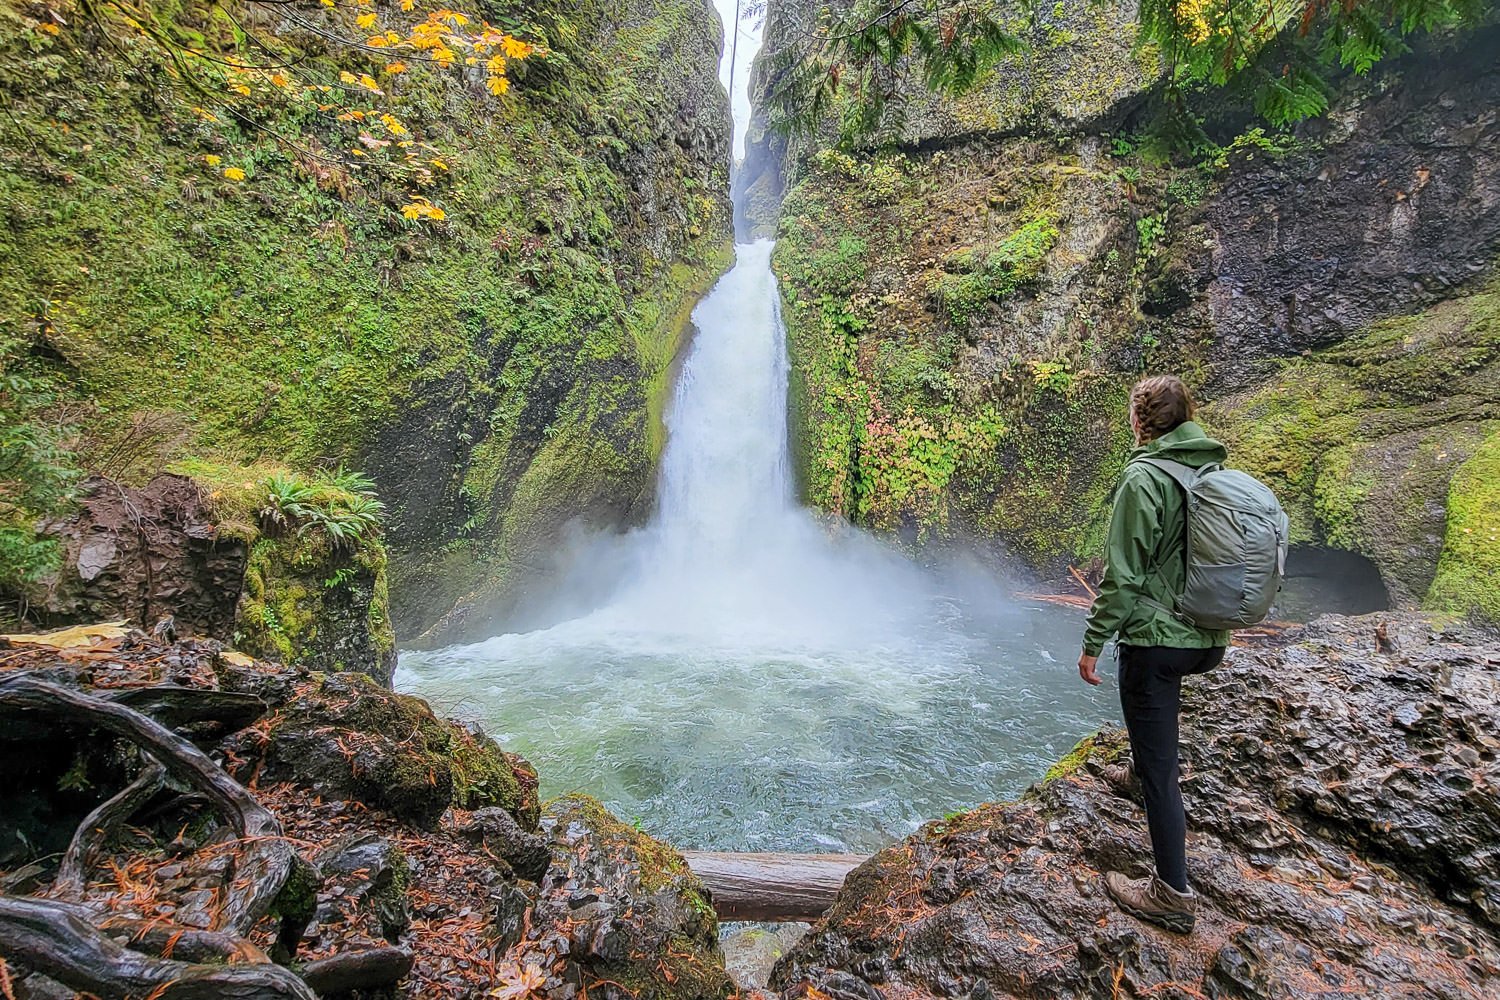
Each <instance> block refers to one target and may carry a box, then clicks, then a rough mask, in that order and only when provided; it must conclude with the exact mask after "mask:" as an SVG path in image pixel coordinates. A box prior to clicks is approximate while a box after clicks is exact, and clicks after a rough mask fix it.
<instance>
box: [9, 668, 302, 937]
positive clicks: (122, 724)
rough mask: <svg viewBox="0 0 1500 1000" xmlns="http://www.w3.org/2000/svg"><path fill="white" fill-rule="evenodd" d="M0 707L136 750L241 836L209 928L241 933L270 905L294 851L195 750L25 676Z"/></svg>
mask: <svg viewBox="0 0 1500 1000" xmlns="http://www.w3.org/2000/svg"><path fill="white" fill-rule="evenodd" d="M0 708H3V709H11V710H26V711H34V712H43V713H47V714H50V715H63V716H66V717H67V718H69V719H70V720H73V721H78V722H85V723H87V724H89V725H92V726H96V727H98V728H99V729H102V730H105V731H106V732H109V733H112V734H114V735H116V736H119V737H122V738H124V739H127V740H130V741H132V742H134V743H136V744H137V745H139V746H140V747H141V749H142V750H144V751H145V752H146V753H148V754H149V755H150V756H152V757H154V758H155V759H156V760H157V761H159V762H160V763H161V765H162V766H163V767H164V768H165V769H166V770H167V771H169V772H170V773H171V774H172V776H173V777H175V778H177V779H178V780H179V781H181V782H182V783H184V784H186V785H188V786H189V787H191V788H194V789H196V790H198V791H201V792H202V793H203V794H204V795H206V796H207V797H208V798H209V799H210V800H211V801H212V802H213V803H214V805H215V806H216V807H217V808H218V809H219V810H220V811H221V812H222V813H223V814H224V815H225V816H226V817H227V818H228V819H229V820H230V822H231V823H232V824H233V826H234V828H235V832H236V833H238V834H239V835H240V837H241V838H242V841H243V845H242V847H243V849H242V851H241V852H240V854H239V859H238V862H239V863H238V864H237V866H236V871H235V873H234V879H233V884H232V890H233V891H231V892H230V893H229V894H228V900H227V902H226V903H225V905H224V909H223V910H222V912H221V913H220V914H219V919H218V921H217V926H216V928H215V929H220V928H229V929H231V930H233V931H234V932H235V933H237V934H241V935H243V934H245V933H247V932H248V931H249V930H250V928H252V927H254V926H255V923H256V921H258V920H259V919H260V918H261V917H262V916H264V915H265V914H266V912H267V911H268V910H269V909H270V908H271V904H272V903H273V902H274V901H275V899H276V897H277V895H278V894H279V893H280V892H281V889H282V886H283V885H285V884H286V880H287V876H288V875H289V874H290V872H291V870H292V866H293V859H294V857H295V854H294V852H293V850H292V848H291V845H290V844H288V843H287V842H286V839H285V838H284V837H283V836H282V831H281V824H280V822H278V821H277V819H276V817H275V816H274V815H273V814H272V813H271V811H270V810H269V809H267V808H266V807H265V806H263V805H261V804H260V803H259V802H258V801H257V800H256V798H255V796H253V795H251V794H250V792H249V791H247V790H246V789H245V787H244V786H243V785H241V784H240V783H239V782H237V781H235V780H234V779H233V778H231V777H230V776H229V775H228V774H226V773H225V772H224V770H223V769H222V768H220V767H219V766H218V765H217V764H215V763H214V762H213V760H211V759H210V758H209V757H208V755H207V754H205V753H203V751H201V750H199V749H198V748H197V747H195V746H194V745H193V744H192V743H190V742H189V741H187V740H185V739H183V738H182V737H181V736H178V735H177V734H176V733H174V732H172V731H171V730H170V729H167V728H165V727H164V726H162V725H160V724H159V723H157V722H156V721H154V720H153V719H151V718H150V717H148V716H146V715H143V714H141V713H140V712H138V711H136V710H135V709H133V708H129V707H127V706H125V705H122V704H119V703H118V702H115V701H111V700H108V699H105V698H98V697H95V696H93V695H88V694H84V693H82V692H80V691H76V690H72V689H70V688H65V687H60V686H58V685H56V684H51V683H48V682H46V681H42V680H38V679H36V678H35V677H31V676H28V675H26V674H21V675H18V676H15V677H10V678H7V679H5V680H4V681H0ZM108 805H109V804H108V803H106V806H105V807H101V808H107V807H108ZM96 812H97V810H96ZM76 839H77V838H76V837H75V840H76Z"/></svg>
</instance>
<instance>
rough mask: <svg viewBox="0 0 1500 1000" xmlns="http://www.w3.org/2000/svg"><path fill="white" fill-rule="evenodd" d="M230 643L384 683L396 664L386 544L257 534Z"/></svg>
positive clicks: (262, 654)
mask: <svg viewBox="0 0 1500 1000" xmlns="http://www.w3.org/2000/svg"><path fill="white" fill-rule="evenodd" d="M234 638H235V645H236V646H237V647H238V648H240V649H242V650H244V651H245V652H246V653H249V654H251V655H253V656H259V657H263V658H265V659H269V660H277V661H280V662H282V663H289V664H299V665H301V666H305V667H307V668H308V669H310V670H321V671H327V672H333V673H338V672H342V671H349V670H357V671H361V672H363V673H367V674H369V675H370V676H371V677H373V678H374V679H375V680H376V681H378V682H380V683H381V684H383V685H386V686H389V685H390V683H391V677H392V675H393V674H394V673H395V670H396V636H395V632H394V630H393V629H392V628H391V621H390V608H389V598H388V596H387V582H386V556H385V550H384V548H383V547H381V546H380V545H379V544H378V543H375V544H370V545H366V546H364V547H363V548H361V549H360V550H356V551H354V552H346V551H342V550H339V549H335V548H332V547H331V546H329V545H328V544H327V543H326V542H325V541H323V540H320V539H318V538H316V537H306V536H300V535H296V534H288V535H284V536H281V537H262V538H260V539H258V540H257V541H256V542H255V544H254V545H253V546H251V549H250V559H249V561H248V563H247V565H246V567H245V584H244V589H243V591H242V593H241V596H240V603H239V608H238V614H237V616H236V628H235V637H234Z"/></svg>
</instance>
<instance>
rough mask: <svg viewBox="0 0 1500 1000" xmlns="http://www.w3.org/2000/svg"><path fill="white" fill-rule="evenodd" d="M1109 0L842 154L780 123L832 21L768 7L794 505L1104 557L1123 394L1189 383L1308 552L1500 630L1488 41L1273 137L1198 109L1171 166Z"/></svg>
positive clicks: (1029, 559)
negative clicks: (802, 36) (1347, 562)
mask: <svg viewBox="0 0 1500 1000" xmlns="http://www.w3.org/2000/svg"><path fill="white" fill-rule="evenodd" d="M1110 11H1111V13H1106V12H1103V11H1102V10H1101V9H1100V8H1098V7H1097V5H1090V4H1086V3H1059V4H1057V5H1055V6H1050V7H1048V8H1047V9H1045V10H1044V9H1040V8H1038V9H1036V12H1035V17H1034V19H1033V20H1032V21H1031V22H1029V27H1028V28H1027V30H1028V31H1030V32H1031V34H1032V36H1033V37H1032V48H1031V49H1030V50H1028V51H1027V52H1026V53H1023V54H1022V55H1019V56H1016V57H1013V58H1011V59H1009V60H1007V61H1005V62H1002V63H1001V64H1000V65H999V66H998V67H997V68H996V69H995V70H994V71H993V72H992V74H991V75H990V76H989V77H988V78H987V79H986V81H985V82H984V83H983V85H982V86H980V87H979V88H978V89H976V90H975V91H973V92H972V93H970V94H968V95H966V96H965V97H963V98H961V99H958V100H946V99H944V100H939V99H934V98H931V97H927V96H924V95H921V94H913V95H909V100H908V101H907V107H906V108H905V113H904V115H903V117H902V118H901V119H900V121H899V126H898V127H894V128H892V129H890V130H888V134H882V135H879V136H877V137H876V139H875V140H873V141H872V143H871V144H870V145H869V146H868V147H864V148H855V149H852V150H841V149H839V148H837V147H836V146H835V145H834V144H833V143H832V136H831V135H830V134H827V133H826V132H825V133H820V134H818V135H816V136H815V137H813V138H800V139H798V140H796V141H793V142H788V140H787V139H786V138H784V137H782V136H780V135H778V134H777V133H776V132H774V131H773V130H769V129H768V128H767V125H766V122H767V116H768V111H767V109H766V108H765V107H764V105H765V102H766V95H767V94H768V93H769V92H770V91H771V90H772V89H774V88H775V86H776V85H777V83H778V80H779V78H778V76H777V73H778V72H779V71H780V70H779V66H780V64H779V63H778V62H777V58H778V52H779V51H783V50H784V49H785V48H786V46H788V45H790V44H792V42H793V40H795V39H796V38H797V37H798V36H799V32H803V31H805V29H807V28H808V26H809V25H810V24H812V23H813V22H815V21H817V19H818V18H819V17H820V16H821V15H820V12H819V9H818V8H815V7H814V6H810V5H808V4H805V3H800V2H797V0H780V2H775V3H773V4H772V5H771V9H770V14H769V20H768V24H767V38H768V51H767V54H766V55H765V57H764V58H763V60H762V62H761V64H760V66H759V68H758V70H757V77H756V80H757V85H758V87H759V88H760V92H761V95H762V97H761V101H762V109H761V113H760V119H759V121H758V123H757V126H756V127H755V128H753V129H752V147H751V150H750V152H749V155H748V156H747V161H746V165H745V168H744V170H743V171H742V172H741V174H740V175H739V177H738V178H737V184H738V186H739V189H740V190H741V191H742V192H743V193H744V195H745V198H744V202H743V205H742V210H741V218H740V220H739V222H740V226H741V229H742V231H745V232H750V231H754V232H758V233H761V234H771V233H774V234H775V235H776V237H777V239H778V245H777V250H776V255H775V258H774V263H775V266H776V268H777V270H778V273H779V275H780V277H781V279H782V283H783V290H784V294H785V297H786V308H785V316H786V323H787V327H788V335H789V338H790V345H791V356H792V366H793V382H792V391H793V392H792V394H793V398H794V404H795V412H794V415H793V417H794V419H793V427H794V435H795V438H796V444H797V453H798V454H797V458H798V467H799V471H800V474H801V476H800V478H801V482H802V488H803V493H804V496H805V498H806V499H807V500H808V501H809V502H811V503H812V504H814V505H816V506H819V507H822V508H824V509H826V510H828V511H831V512H834V513H836V514H839V515H842V516H845V517H847V518H850V519H852V520H854V521H856V522H857V523H860V524H862V525H865V526H868V527H870V528H873V529H876V530H879V531H883V532H888V533H891V534H893V535H896V536H899V537H901V538H903V539H905V540H906V541H908V542H910V543H912V544H914V545H922V544H944V543H949V542H953V541H955V540H959V539H964V540H966V541H968V542H978V543H979V544H981V545H987V546H989V547H990V548H991V550H992V551H994V552H995V553H996V556H997V558H1000V557H1002V554H1008V555H1011V556H1018V557H1020V558H1021V559H1022V560H1023V561H1024V562H1026V563H1027V564H1029V565H1030V566H1031V567H1033V568H1037V569H1041V570H1042V571H1044V572H1050V573H1057V574H1058V575H1059V576H1064V574H1063V570H1064V569H1065V567H1066V566H1067V565H1068V564H1070V563H1071V564H1074V565H1080V564H1083V563H1087V562H1088V561H1089V560H1091V559H1093V558H1096V557H1097V556H1098V554H1099V552H1100V550H1101V544H1102V538H1103V533H1104V530H1105V527H1106V523H1107V517H1108V497H1109V495H1110V490H1111V488H1112V486H1113V484H1114V482H1115V481H1116V478H1117V476H1118V472H1119V469H1120V466H1121V463H1122V461H1123V459H1124V456H1125V454H1126V452H1127V451H1128V448H1129V446H1130V442H1129V433H1128V428H1127V427H1126V425H1125V421H1124V408H1125V394H1126V392H1127V391H1128V389H1129V386H1130V385H1131V383H1132V382H1133V381H1134V380H1135V379H1136V378H1138V377H1140V376H1141V375H1143V374H1146V373H1151V372H1161V371H1173V372H1180V373H1182V374H1183V376H1184V377H1185V378H1186V379H1187V380H1188V381H1189V382H1190V383H1191V384H1192V386H1193V387H1194V389H1195V390H1196V391H1197V392H1198V394H1199V395H1200V397H1201V398H1202V399H1203V400H1204V401H1205V402H1206V403H1207V406H1206V407H1205V409H1204V411H1203V413H1202V415H1201V416H1202V421H1203V422H1204V423H1206V424H1207V425H1208V427H1209V429H1210V431H1211V432H1213V433H1215V434H1217V435H1219V436H1222V437H1223V438H1224V439H1225V440H1226V441H1227V442H1228V443H1229V445H1230V448H1231V456H1232V462H1233V463H1234V464H1238V465H1240V466H1242V467H1244V468H1246V469H1248V470H1250V471H1251V472H1253V473H1254V474H1256V475H1257V476H1259V477H1261V478H1263V479H1265V480H1266V481H1267V482H1269V483H1270V484H1271V485H1272V486H1273V487H1274V488H1275V489H1276V490H1277V492H1278V494H1279V495H1280V496H1281V498H1282V501H1283V503H1284V504H1285V505H1286V506H1287V508H1288V510H1289V512H1290V513H1291V516H1292V523H1293V535H1294V539H1293V540H1294V542H1295V543H1296V544H1297V546H1298V547H1299V549H1298V552H1297V553H1296V555H1298V556H1300V555H1301V554H1302V553H1303V552H1304V551H1306V552H1314V551H1317V550H1325V551H1326V550H1338V551H1340V552H1343V553H1349V554H1352V555H1354V556H1356V557H1358V558H1360V559H1363V560H1367V561H1368V562H1366V563H1365V564H1364V565H1365V571H1366V572H1370V573H1372V575H1378V576H1379V578H1380V580H1381V582H1382V584H1383V587H1384V589H1385V591H1386V594H1387V595H1388V597H1389V599H1390V600H1391V601H1392V602H1393V603H1394V604H1396V605H1399V606H1426V607H1428V608H1432V609H1436V610H1443V611H1448V612H1456V613H1460V614H1472V615H1476V616H1478V617H1479V618H1480V619H1485V620H1490V621H1494V620H1497V616H1500V605H1497V603H1496V601H1497V597H1496V595H1497V593H1500V591H1496V590H1495V589H1494V588H1493V587H1489V586H1486V585H1485V584H1484V583H1483V581H1484V580H1486V579H1491V578H1493V577H1494V576H1495V574H1496V573H1500V549H1497V548H1496V544H1497V542H1500V506H1497V498H1496V495H1495V493H1494V491H1493V490H1492V489H1491V488H1490V487H1489V486H1488V485H1486V484H1487V483H1490V482H1493V480H1494V470H1495V467H1496V466H1495V462H1496V456H1497V454H1500V450H1497V449H1500V437H1497V431H1500V422H1497V421H1500V411H1497V410H1496V401H1497V400H1500V381H1497V380H1500V368H1497V363H1500V354H1497V350H1500V340H1497V336H1496V334H1497V325H1496V324H1497V312H1496V302H1497V298H1496V296H1497V292H1496V285H1495V259H1496V254H1497V251H1500V156H1497V150H1500V118H1497V112H1496V108H1497V106H1500V74H1497V68H1496V64H1495V60H1494V58H1493V54H1494V52H1495V51H1496V47H1497V45H1500V34H1497V29H1495V28H1494V27H1493V26H1491V27H1487V28H1483V27H1482V28H1477V29H1474V30H1470V31H1468V32H1464V33H1460V34H1455V35H1438V36H1430V37H1427V38H1425V39H1423V40H1422V41H1420V42H1419V43H1418V44H1417V45H1415V47H1414V50H1413V51H1412V52H1411V53H1409V54H1408V55H1406V56H1404V57H1402V58H1400V59H1397V60H1393V61H1391V62H1390V63H1389V64H1385V65H1383V66H1381V67H1380V68H1378V69H1377V70H1376V71H1374V72H1372V73H1371V74H1370V75H1368V76H1363V77H1361V76H1355V75H1348V76H1344V77H1341V78H1339V79H1337V80H1336V81H1335V90H1336V93H1335V95H1334V98H1333V105H1332V108H1331V110H1330V112H1329V113H1328V114H1327V115H1325V116H1322V117H1319V118H1315V119H1311V120H1309V121H1307V122H1304V123H1303V124H1301V125H1299V126H1297V127H1296V128H1295V129H1292V130H1290V131H1288V132H1286V133H1282V134H1277V133H1275V132H1274V131H1270V130H1267V129H1265V128H1262V127H1259V126H1256V125H1255V123H1254V122H1252V121H1249V120H1248V119H1247V118H1246V117H1245V114H1244V112H1243V110H1241V111H1239V112H1236V111H1235V110H1234V109H1232V108H1228V107H1227V105H1228V104H1230V103H1232V102H1227V101H1221V100H1217V99H1213V98H1205V104H1204V107H1203V114H1204V116H1205V118H1204V126H1205V128H1206V129H1207V130H1208V132H1209V135H1210V138H1211V140H1212V143H1211V145H1210V146H1208V147H1200V148H1199V150H1198V152H1196V153H1194V154H1178V155H1176V156H1175V157H1167V158H1163V157H1162V155H1160V153H1161V151H1160V147H1158V146H1154V145H1153V141H1154V140H1153V139H1152V136H1153V135H1155V134H1157V133H1156V132H1155V131H1154V130H1155V129H1156V128H1157V127H1158V126H1159V123H1160V122H1161V120H1162V119H1161V117H1160V116H1161V115H1162V114H1163V111H1162V105H1161V103H1160V102H1159V101H1158V100H1157V90H1158V88H1157V74H1158V73H1159V67H1158V64H1157V62H1156V60H1155V57H1154V54H1153V52H1151V51H1150V50H1148V49H1143V48H1139V47H1137V48H1135V49H1133V50H1132V49H1131V48H1130V47H1129V46H1122V44H1121V41H1120V39H1121V38H1122V37H1124V38H1127V39H1128V38H1129V37H1132V36H1133V32H1134V27H1133V25H1132V24H1131V23H1130V21H1129V17H1128V16H1116V14H1117V13H1118V12H1114V8H1110ZM1018 16H1019V14H1018ZM1111 18H1114V20H1111ZM1040 80H1046V81H1048V82H1047V83H1046V85H1045V86H1044V85H1041V84H1040V83H1039V82H1038V81H1040ZM1064 578H1065V577H1064Z"/></svg>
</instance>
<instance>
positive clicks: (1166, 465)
mask: <svg viewBox="0 0 1500 1000" xmlns="http://www.w3.org/2000/svg"><path fill="white" fill-rule="evenodd" d="M1135 461H1137V462H1140V463H1141V464H1142V465H1149V466H1151V467H1152V468H1153V469H1160V470H1161V471H1162V472H1165V473H1166V474H1167V475H1169V476H1171V477H1172V480H1173V481H1174V482H1176V483H1177V485H1178V486H1181V487H1182V488H1183V489H1184V490H1190V489H1192V485H1191V484H1192V482H1193V481H1194V480H1195V479H1197V478H1198V477H1199V476H1200V475H1202V473H1203V471H1204V469H1212V468H1215V466H1204V468H1203V469H1195V468H1193V467H1192V466H1191V465H1183V464H1182V463H1181V462H1174V461H1172V460H1171V459H1170V458H1152V457H1150V456H1142V457H1140V458H1137V459H1136V460H1135Z"/></svg>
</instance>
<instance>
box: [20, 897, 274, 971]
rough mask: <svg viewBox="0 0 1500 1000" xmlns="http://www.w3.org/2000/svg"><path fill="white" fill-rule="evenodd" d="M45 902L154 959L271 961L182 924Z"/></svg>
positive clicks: (248, 945) (238, 941)
mask: <svg viewBox="0 0 1500 1000" xmlns="http://www.w3.org/2000/svg"><path fill="white" fill-rule="evenodd" d="M45 902H46V903H47V904H48V905H50V906H53V907H55V908H56V909H57V910H59V911H60V912H62V913H65V914H71V915H72V916H75V917H77V918H78V919H79V920H82V921H83V922H84V923H86V924H89V925H90V926H94V927H97V928H98V929H99V930H100V931H102V932H104V933H105V935H106V936H108V937H110V938H114V939H118V938H119V936H120V935H121V934H124V935H125V937H126V939H127V941H128V943H127V945H126V947H128V948H129V949H130V950H131V951H139V952H142V953H144V954H147V955H154V956H156V957H157V958H171V959H176V960H177V961H179V962H188V963H203V962H219V963H224V962H231V963H240V964H254V963H256V962H269V961H270V960H271V959H270V958H269V957H268V956H267V955H266V953H265V952H264V951H262V950H261V949H260V948H259V947H257V946H256V945H255V943H254V942H252V941H249V940H247V939H246V938H242V937H236V936H235V935H233V934H226V933H224V932H223V931H203V930H198V929H197V928H193V927H184V926H182V925H181V924H172V923H163V922H162V921H161V920H156V919H152V920H142V919H138V918H134V917H124V916H120V915H119V914H115V913H109V914H103V915H101V914H100V913H99V912H98V911H97V910H93V909H90V908H89V907H88V906H86V905H84V904H82V903H68V902H63V901H60V900H55V899H50V900H45Z"/></svg>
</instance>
